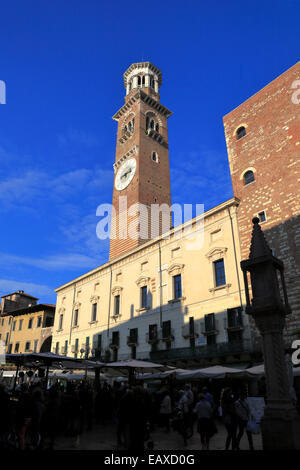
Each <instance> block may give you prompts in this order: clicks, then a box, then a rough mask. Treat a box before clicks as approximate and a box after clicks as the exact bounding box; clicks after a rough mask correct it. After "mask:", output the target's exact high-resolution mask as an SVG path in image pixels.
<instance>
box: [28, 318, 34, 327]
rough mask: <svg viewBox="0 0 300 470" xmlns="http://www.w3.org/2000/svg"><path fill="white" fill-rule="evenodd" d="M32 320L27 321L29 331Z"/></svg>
mask: <svg viewBox="0 0 300 470" xmlns="http://www.w3.org/2000/svg"><path fill="white" fill-rule="evenodd" d="M32 320H33V318H29V320H28V328H29V329H31V328H32Z"/></svg>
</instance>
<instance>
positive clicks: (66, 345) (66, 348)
mask: <svg viewBox="0 0 300 470" xmlns="http://www.w3.org/2000/svg"><path fill="white" fill-rule="evenodd" d="M67 352H68V340H67V339H66V341H65V347H64V353H65V354H67Z"/></svg>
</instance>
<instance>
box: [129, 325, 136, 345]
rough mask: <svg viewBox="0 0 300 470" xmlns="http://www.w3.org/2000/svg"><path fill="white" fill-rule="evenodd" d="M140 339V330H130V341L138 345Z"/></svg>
mask: <svg viewBox="0 0 300 470" xmlns="http://www.w3.org/2000/svg"><path fill="white" fill-rule="evenodd" d="M137 339H138V329H137V328H131V329H130V330H129V341H130V343H132V344H136V343H137Z"/></svg>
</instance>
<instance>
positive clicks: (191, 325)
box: [189, 317, 195, 348]
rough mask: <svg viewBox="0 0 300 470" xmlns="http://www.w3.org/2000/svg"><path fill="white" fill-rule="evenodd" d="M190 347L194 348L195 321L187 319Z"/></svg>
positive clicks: (192, 318)
mask: <svg viewBox="0 0 300 470" xmlns="http://www.w3.org/2000/svg"><path fill="white" fill-rule="evenodd" d="M189 330H190V346H191V347H192V348H194V347H195V321H194V317H190V318H189Z"/></svg>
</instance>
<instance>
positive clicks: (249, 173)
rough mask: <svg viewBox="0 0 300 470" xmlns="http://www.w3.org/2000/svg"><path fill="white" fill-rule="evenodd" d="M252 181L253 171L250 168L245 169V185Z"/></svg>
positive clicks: (253, 177) (253, 179)
mask: <svg viewBox="0 0 300 470" xmlns="http://www.w3.org/2000/svg"><path fill="white" fill-rule="evenodd" d="M253 181H255V176H254V173H253V171H252V170H249V171H246V173H245V174H244V183H245V185H247V184H249V183H252V182H253Z"/></svg>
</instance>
